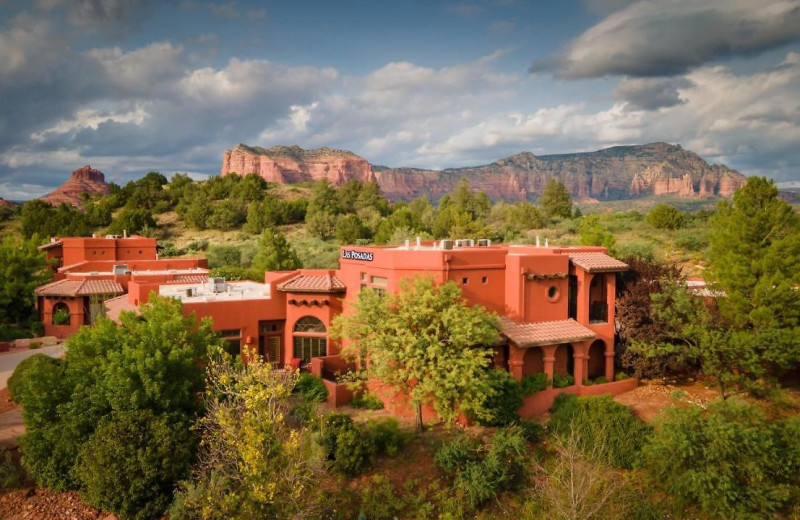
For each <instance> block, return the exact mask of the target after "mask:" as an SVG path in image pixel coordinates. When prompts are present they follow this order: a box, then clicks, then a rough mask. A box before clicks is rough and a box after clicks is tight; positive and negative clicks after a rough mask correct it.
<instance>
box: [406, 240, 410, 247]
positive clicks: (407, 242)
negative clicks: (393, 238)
mask: <svg viewBox="0 0 800 520" xmlns="http://www.w3.org/2000/svg"><path fill="white" fill-rule="evenodd" d="M410 243H411V241H410V240H409V239H406V249H408V246H409V244H410Z"/></svg>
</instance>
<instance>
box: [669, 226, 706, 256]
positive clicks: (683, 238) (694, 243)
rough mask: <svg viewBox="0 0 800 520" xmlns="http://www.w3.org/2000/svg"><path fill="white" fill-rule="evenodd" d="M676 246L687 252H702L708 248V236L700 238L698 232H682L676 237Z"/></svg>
mask: <svg viewBox="0 0 800 520" xmlns="http://www.w3.org/2000/svg"><path fill="white" fill-rule="evenodd" d="M675 246H676V247H679V248H680V249H684V250H686V251H702V250H703V249H705V248H706V247H708V236H704V237H699V236H698V234H697V232H696V231H692V232H688V231H687V232H682V233H681V234H679V235H678V236H677V237H675Z"/></svg>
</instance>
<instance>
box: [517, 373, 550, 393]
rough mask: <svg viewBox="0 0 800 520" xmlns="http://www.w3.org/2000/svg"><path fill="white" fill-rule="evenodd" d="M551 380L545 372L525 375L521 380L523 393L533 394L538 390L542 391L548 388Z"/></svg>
mask: <svg viewBox="0 0 800 520" xmlns="http://www.w3.org/2000/svg"><path fill="white" fill-rule="evenodd" d="M549 382H550V379H549V378H548V377H547V374H546V373H544V372H541V373H539V374H531V375H528V376H525V377H523V378H522V381H520V386H521V387H522V395H533V394H535V393H536V392H541V391H542V390H545V389H546V388H547V384H548V383H549Z"/></svg>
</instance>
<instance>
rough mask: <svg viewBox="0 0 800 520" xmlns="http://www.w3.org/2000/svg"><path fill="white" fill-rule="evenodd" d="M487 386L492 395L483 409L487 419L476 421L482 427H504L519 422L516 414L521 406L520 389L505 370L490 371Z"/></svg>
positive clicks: (485, 402)
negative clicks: (488, 385) (491, 390)
mask: <svg viewBox="0 0 800 520" xmlns="http://www.w3.org/2000/svg"><path fill="white" fill-rule="evenodd" d="M489 384H490V385H491V388H492V389H493V390H494V395H493V396H490V397H488V398H487V399H486V400H485V401H484V403H483V408H484V410H485V411H487V412H489V414H490V416H491V417H490V418H489V419H477V422H478V424H482V425H484V426H505V425H508V424H512V423H514V422H516V421H517V420H519V414H518V413H517V412H518V410H519V409H520V407H521V406H522V389H521V388H520V385H519V384H518V383H517V382H516V381H515V380H514V378H512V377H511V376H510V375H509V373H508V372H506V371H505V370H490V371H489Z"/></svg>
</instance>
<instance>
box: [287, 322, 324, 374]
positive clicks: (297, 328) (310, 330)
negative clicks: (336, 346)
mask: <svg viewBox="0 0 800 520" xmlns="http://www.w3.org/2000/svg"><path fill="white" fill-rule="evenodd" d="M327 332H328V329H327V328H326V327H325V324H324V323H322V320H320V319H319V318H316V317H314V316H303V317H302V318H300V319H299V320H297V322H296V323H295V324H294V329H293V330H292V340H293V341H292V342H293V347H294V357H295V358H297V359H301V360H302V362H303V363H308V362H310V361H311V358H312V357H321V356H327V355H328V335H327Z"/></svg>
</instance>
